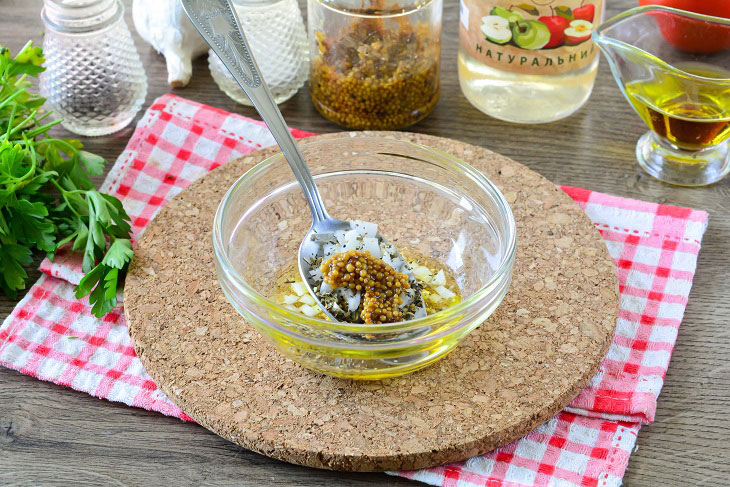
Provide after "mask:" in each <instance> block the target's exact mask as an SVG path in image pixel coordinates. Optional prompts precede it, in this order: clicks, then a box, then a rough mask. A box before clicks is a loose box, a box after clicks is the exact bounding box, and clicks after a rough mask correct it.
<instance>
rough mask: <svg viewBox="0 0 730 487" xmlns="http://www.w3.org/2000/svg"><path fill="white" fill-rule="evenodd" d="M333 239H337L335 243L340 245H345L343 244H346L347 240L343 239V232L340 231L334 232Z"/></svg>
mask: <svg viewBox="0 0 730 487" xmlns="http://www.w3.org/2000/svg"><path fill="white" fill-rule="evenodd" d="M335 238H336V239H337V242H338V243H339V244H340V245H345V243H346V242H347V240H346V239H345V231H344V230H340V231H339V232H335Z"/></svg>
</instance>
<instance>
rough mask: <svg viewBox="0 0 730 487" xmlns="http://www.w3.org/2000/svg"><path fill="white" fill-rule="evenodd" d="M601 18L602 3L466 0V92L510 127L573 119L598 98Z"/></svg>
mask: <svg viewBox="0 0 730 487" xmlns="http://www.w3.org/2000/svg"><path fill="white" fill-rule="evenodd" d="M603 13H604V4H603V0H528V1H526V2H524V3H520V4H519V5H514V4H513V3H512V1H508V0H461V12H460V20H461V21H460V26H459V38H460V46H459V82H460V83H461V90H462V91H463V92H464V95H465V96H466V98H467V99H468V100H469V101H470V102H471V103H472V104H473V105H474V106H475V107H477V108H478V109H479V110H481V111H483V112H484V113H486V114H487V115H491V116H492V117H495V118H499V119H501V120H506V121H508V122H516V123H545V122H552V121H555V120H559V119H561V118H565V117H567V116H569V115H571V114H572V113H574V112H575V111H576V110H578V109H579V108H580V107H582V106H583V104H584V103H585V102H586V101H587V100H588V97H589V96H590V94H591V91H592V90H593V82H594V81H595V79H596V72H597V70H598V48H597V47H596V46H595V44H594V43H593V42H592V40H591V32H592V31H593V29H594V28H596V27H598V25H599V24H600V23H601V20H602V19H603Z"/></svg>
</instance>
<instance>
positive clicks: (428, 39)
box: [308, 0, 443, 130]
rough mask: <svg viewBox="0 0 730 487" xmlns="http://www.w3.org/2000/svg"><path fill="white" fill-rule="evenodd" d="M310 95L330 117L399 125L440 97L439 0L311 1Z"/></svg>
mask: <svg viewBox="0 0 730 487" xmlns="http://www.w3.org/2000/svg"><path fill="white" fill-rule="evenodd" d="M308 1H309V15H308V23H309V43H310V60H311V61H310V95H311V98H312V103H313V104H314V106H315V108H316V109H317V110H318V111H319V112H320V113H321V114H322V115H324V116H325V117H326V118H328V119H329V120H331V121H333V122H335V123H337V124H339V125H343V126H345V127H348V128H352V129H360V130H395V129H402V128H404V127H407V126H409V125H411V124H414V123H416V122H418V121H419V120H421V119H423V118H424V117H425V116H426V115H428V114H429V113H430V112H431V110H433V108H434V106H435V105H436V102H437V101H438V98H439V92H440V84H439V71H440V62H441V15H442V7H443V4H442V0H308Z"/></svg>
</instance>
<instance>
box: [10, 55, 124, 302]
mask: <svg viewBox="0 0 730 487" xmlns="http://www.w3.org/2000/svg"><path fill="white" fill-rule="evenodd" d="M43 63H44V58H43V52H42V50H41V48H40V47H38V46H34V45H33V42H28V43H27V44H26V45H25V46H24V47H23V48H22V49H21V50H20V52H18V53H17V54H16V55H15V57H13V56H12V54H11V53H10V50H8V49H7V48H5V47H2V46H0V289H1V290H2V291H3V292H4V293H5V294H7V295H9V296H14V295H15V293H16V292H17V291H20V290H22V289H24V288H25V286H26V280H27V278H28V276H27V274H26V271H25V269H24V266H27V265H29V264H30V263H31V262H32V256H33V251H40V252H46V254H47V256H48V257H49V258H50V259H53V256H54V254H55V252H56V251H57V250H58V249H59V248H60V247H62V246H65V245H67V246H70V248H71V250H72V251H74V252H80V253H82V254H83V265H82V270H83V271H84V273H85V276H84V277H83V279H82V280H81V283H80V284H79V285H78V286H77V287H76V289H75V293H76V296H77V297H78V298H79V299H80V298H83V297H85V296H89V302H90V303H91V305H92V311H93V313H94V314H96V315H97V316H103V315H104V314H105V313H107V312H109V311H110V310H112V309H113V308H114V307H115V306H116V305H117V298H116V294H117V291H118V289H119V287H120V286H121V283H122V282H123V280H124V275H125V273H126V271H127V269H128V267H129V262H130V261H131V260H132V256H133V251H132V243H131V240H130V238H131V227H130V225H129V220H130V219H129V216H128V215H127V213H126V211H125V210H124V207H123V206H122V203H121V202H120V201H119V200H118V199H116V198H114V197H113V196H110V195H106V194H102V193H100V192H99V191H97V190H96V188H95V187H94V184H93V183H92V181H91V178H92V177H94V176H99V175H101V174H102V173H103V170H104V159H103V158H101V157H99V156H97V155H95V154H92V153H90V152H86V151H84V150H82V149H83V146H82V144H81V142H80V141H78V140H73V139H56V138H53V137H51V136H50V135H49V133H48V131H49V130H50V128H51V127H52V126H54V125H56V124H57V123H59V122H60V120H56V121H53V122H46V119H47V118H48V117H49V115H50V112H48V111H45V110H43V104H44V103H45V99H44V98H43V97H41V96H39V95H37V94H35V93H31V91H29V90H31V89H32V87H33V83H32V81H31V78H32V77H35V76H37V75H38V74H39V73H40V72H42V71H43V69H44V68H43Z"/></svg>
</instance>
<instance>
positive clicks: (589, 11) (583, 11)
mask: <svg viewBox="0 0 730 487" xmlns="http://www.w3.org/2000/svg"><path fill="white" fill-rule="evenodd" d="M595 15H596V6H595V5H593V4H592V3H589V4H588V5H583V2H581V6H580V7H578V8H576V9H575V10H573V19H574V20H585V21H586V22H590V23H591V26H592V25H593V18H594V17H595Z"/></svg>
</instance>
